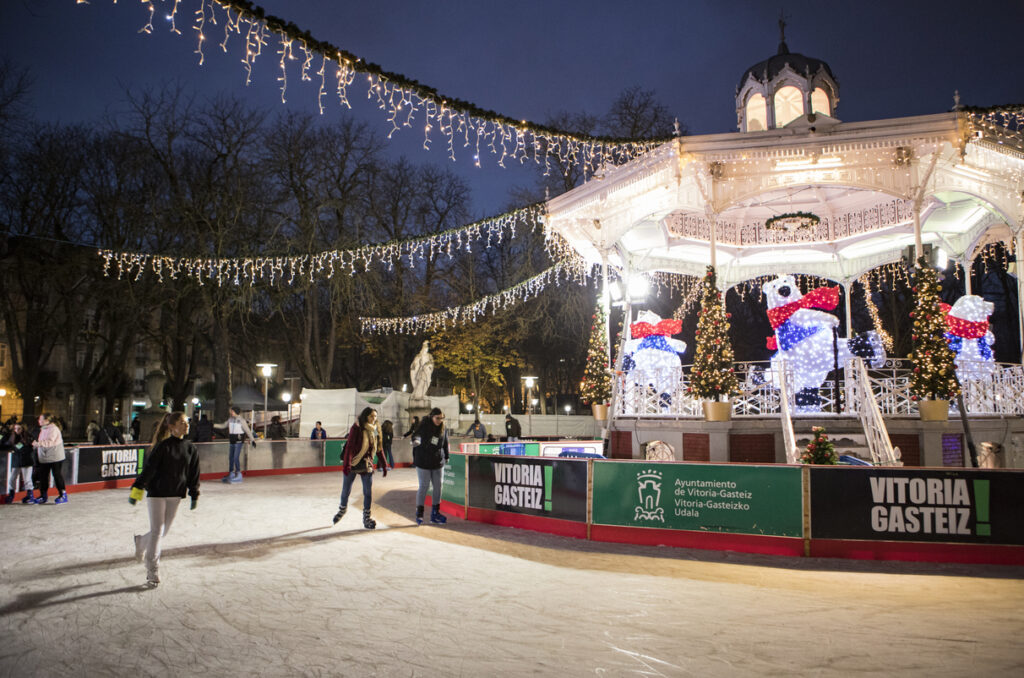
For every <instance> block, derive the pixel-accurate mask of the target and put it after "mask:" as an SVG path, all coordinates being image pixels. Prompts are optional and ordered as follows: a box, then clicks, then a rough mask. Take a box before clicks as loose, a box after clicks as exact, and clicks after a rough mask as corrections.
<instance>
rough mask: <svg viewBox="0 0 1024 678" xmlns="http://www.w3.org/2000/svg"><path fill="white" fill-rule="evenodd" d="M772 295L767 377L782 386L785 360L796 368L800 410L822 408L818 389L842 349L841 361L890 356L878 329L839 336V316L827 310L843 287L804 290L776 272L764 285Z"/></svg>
mask: <svg viewBox="0 0 1024 678" xmlns="http://www.w3.org/2000/svg"><path fill="white" fill-rule="evenodd" d="M763 289H764V294H765V297H766V298H767V300H768V321H769V322H770V323H771V325H772V329H773V330H774V333H773V334H772V336H770V337H768V348H770V349H772V350H774V351H775V354H774V355H773V356H772V358H771V370H770V371H769V372H768V374H767V380H768V381H769V382H771V383H773V384H774V385H776V386H778V381H777V380H778V379H779V378H781V375H782V371H781V364H780V363H781V361H783V360H785V361H786V364H787V366H788V367H789V368H790V369H791V370H792V371H793V381H792V382H790V383H791V384H792V385H793V389H794V391H795V394H794V400H795V403H796V411H797V412H820V411H821V396H820V395H819V393H818V390H819V389H820V388H821V385H822V384H823V383H824V382H825V378H826V377H827V376H828V373H829V372H831V371H832V370H833V369H834V367H835V362H836V356H835V350H836V349H838V362H839V367H840V368H842V367H843V366H844V365H845V364H846V361H847V360H849V359H850V358H854V357H857V358H864V359H865V360H867V361H869V362H871V363H872V365H874V366H876V367H877V366H880V365H882V364H883V363H884V362H885V349H884V348H883V347H882V342H881V340H880V339H879V338H878V334H877V333H875V332H865V333H864V334H860V335H857V336H855V337H851V338H848V339H847V338H845V337H840V338H835V337H834V330H837V329H838V328H839V318H837V317H836V316H834V315H832V314H831V313H826V311H832V310H835V308H836V306H838V305H839V288H838V287H819V288H817V289H814V290H811V291H810V292H808V293H807V294H801V293H800V288H799V287H798V286H797V284H796V279H795V278H794V277H793V276H791V275H785V276H782V277H780V278H776V279H775V280H772V281H771V282H769V283H766V284H765V285H764V288H763Z"/></svg>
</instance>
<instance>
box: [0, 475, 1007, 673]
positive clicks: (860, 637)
mask: <svg viewBox="0 0 1024 678" xmlns="http://www.w3.org/2000/svg"><path fill="white" fill-rule="evenodd" d="M415 482H416V478H415V473H414V471H413V470H412V469H399V470H398V471H397V472H395V473H392V474H389V475H388V477H387V478H386V479H382V478H381V477H380V475H379V474H378V476H377V478H376V479H375V482H374V491H375V497H374V511H373V514H374V517H375V518H376V519H377V521H378V523H377V525H378V527H377V529H376V530H374V531H369V530H364V529H363V528H362V515H361V511H360V510H359V509H360V508H361V505H362V495H361V493H360V489H359V483H356V485H355V487H354V489H353V496H352V499H351V501H350V506H349V512H348V514H347V515H346V516H345V517H344V519H343V520H342V521H341V522H340V523H339V524H338V525H337V526H332V525H331V517H332V516H333V515H334V513H335V511H336V509H337V503H338V494H339V493H340V490H341V478H340V474H339V473H337V472H332V473H319V474H308V475H290V476H269V477H260V478H247V479H246V480H245V482H244V483H242V484H241V485H224V484H222V483H219V482H216V481H213V482H209V481H207V482H204V483H203V486H202V492H203V494H202V498H201V499H200V502H199V508H198V509H197V510H196V511H194V512H190V511H189V510H188V505H187V502H183V504H182V508H181V510H179V513H178V516H177V518H176V519H175V522H174V525H173V527H172V530H171V533H170V534H169V535H168V537H167V539H166V541H165V544H164V557H163V560H162V563H161V572H160V575H161V580H162V583H161V584H160V586H159V587H158V588H156V589H153V590H148V589H146V588H145V587H144V586H143V584H144V582H145V568H144V566H143V565H141V564H139V563H136V562H135V560H134V558H133V544H132V535H133V534H135V533H141V532H146V531H147V529H148V527H147V524H146V522H147V518H146V510H145V508H144V507H141V506H140V507H131V506H129V504H128V490H127V489H124V490H108V491H102V492H88V493H80V494H72V495H71V501H70V503H68V504H67V505H65V506H54V505H52V504H49V505H44V506H23V505H20V504H17V505H14V506H2V507H0V543H2V544H3V546H2V548H3V551H2V555H0V559H2V560H0V675H3V676H18V677H19V678H26V677H28V676H46V677H52V676H69V677H70V676H203V677H204V678H205V677H209V676H243V675H257V676H424V677H426V676H429V677H431V678H436V677H438V676H474V677H476V676H506V675H552V676H554V675H557V676H594V675H597V676H740V675H741V676H750V675H759V676H763V675H776V676H800V675H808V676H810V675H813V676H849V675H851V674H858V673H862V674H876V675H881V674H887V675H894V674H897V673H898V674H899V675H901V676H908V675H920V676H957V675H997V674H1000V673H1007V674H1009V675H1015V674H1018V673H1019V672H1020V670H1021V666H1022V665H1024V650H1022V649H1021V647H1022V645H1021V643H1020V638H1021V634H1022V632H1024V611H1022V609H1021V607H1022V606H1021V601H1024V583H1022V577H1024V568H1008V567H997V566H964V565H929V564H917V563H871V562H867V563H865V562H854V561H841V560H815V559H796V558H780V557H769V556H751V555H741V554H735V553H719V552H708V551H697V550H688V549H673V548H657V547H638V546H628V545H614V544H600V543H593V542H586V541H582V540H575V539H569V538H562V537H555V536H551V535H544V534H538V533H534V532H528V531H525V530H515V529H510V528H502V527H494V526H491V525H483V524H478V523H467V522H465V521H463V520H460V519H456V518H449V521H448V524H447V525H446V526H444V527H436V526H428V525H427V524H424V525H423V526H421V527H416V526H415V524H414V522H413V521H412V516H413V514H414V507H413V504H414V502H415ZM428 512H429V509H428Z"/></svg>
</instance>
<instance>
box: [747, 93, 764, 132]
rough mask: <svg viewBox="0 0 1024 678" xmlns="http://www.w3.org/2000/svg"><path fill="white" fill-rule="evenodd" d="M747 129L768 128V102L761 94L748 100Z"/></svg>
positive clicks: (755, 130)
mask: <svg viewBox="0 0 1024 678" xmlns="http://www.w3.org/2000/svg"><path fill="white" fill-rule="evenodd" d="M746 117H747V131H748V132H759V131H761V130H764V129H768V104H767V102H765V100H764V97H763V96H762V95H760V94H754V95H752V96H751V97H750V98H749V99H748V100H747V115H746Z"/></svg>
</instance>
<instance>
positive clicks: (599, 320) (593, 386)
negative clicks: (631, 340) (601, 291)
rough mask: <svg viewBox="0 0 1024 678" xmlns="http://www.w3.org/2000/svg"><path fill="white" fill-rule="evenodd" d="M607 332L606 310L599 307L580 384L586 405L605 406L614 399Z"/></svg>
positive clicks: (582, 397)
mask: <svg viewBox="0 0 1024 678" xmlns="http://www.w3.org/2000/svg"><path fill="white" fill-rule="evenodd" d="M606 333H607V330H606V329H605V318H604V309H603V308H602V307H601V304H598V305H597V310H596V311H595V312H594V318H593V322H591V324H590V344H589V345H588V346H587V365H586V367H585V368H584V369H583V381H582V382H581V383H580V399H581V400H583V402H585V403H593V404H596V405H603V404H605V403H607V402H608V401H609V400H610V399H611V397H612V382H611V377H610V376H609V375H608V352H607V346H608V344H607V341H608V340H607V337H606Z"/></svg>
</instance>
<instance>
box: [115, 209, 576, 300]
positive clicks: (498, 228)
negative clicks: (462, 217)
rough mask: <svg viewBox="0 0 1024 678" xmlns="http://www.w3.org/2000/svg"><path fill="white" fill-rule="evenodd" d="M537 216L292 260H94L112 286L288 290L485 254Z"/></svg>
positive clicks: (521, 213)
mask: <svg viewBox="0 0 1024 678" xmlns="http://www.w3.org/2000/svg"><path fill="white" fill-rule="evenodd" d="M543 215H544V207H543V205H541V204H540V203H535V204H533V205H528V206H526V207H521V208H519V209H516V210H512V211H510V212H506V213H504V214H501V215H498V216H496V217H489V218H487V219H483V220H481V221H477V222H474V223H472V224H469V225H468V226H463V227H461V228H455V229H450V230H447V231H443V232H441V233H434V234H432V235H428V236H422V237H418V238H412V239H409V240H394V241H391V242H386V243H380V244H375V245H366V246H364V247H359V248H357V249H351V250H330V251H328V252H320V253H317V254H302V255H296V256H260V257H236V258H202V257H171V256H164V255H159V254H143V253H138V252H115V251H113V250H100V251H99V255H100V256H101V257H103V260H104V263H103V275H104V276H106V277H110V276H111V275H114V274H115V273H116V275H117V279H118V280H121V279H124V278H130V279H132V280H138V279H140V278H141V277H142V276H143V275H144V274H145V273H146V272H147V271H149V272H151V273H153V274H154V275H156V276H157V279H158V281H159V282H161V283H162V282H165V278H164V276H166V277H167V278H168V279H170V280H177V279H178V278H192V279H194V280H195V281H196V282H198V283H199V284H200V285H203V284H205V283H206V282H214V283H216V284H217V285H218V286H223V285H226V284H234V285H242V284H249V285H254V284H256V283H257V282H263V281H267V282H269V283H270V284H274V283H277V282H282V281H284V282H287V283H288V284H289V285H290V284H293V283H294V282H295V281H296V280H301V279H307V280H309V281H310V282H312V281H313V280H315V279H317V278H320V277H326V278H331V277H333V276H334V274H335V273H339V272H341V273H348V274H349V275H355V274H356V273H357V272H365V271H368V270H369V268H370V266H371V265H373V264H374V263H383V264H384V265H386V266H387V267H388V269H389V270H391V269H393V268H394V266H395V264H397V263H400V262H401V261H402V260H406V261H407V262H408V265H409V266H413V265H414V264H415V263H416V261H417V260H420V259H433V258H435V257H436V256H438V255H441V254H444V255H446V256H448V258H451V257H452V256H453V255H454V254H455V253H456V252H459V251H465V252H472V247H473V243H474V242H476V241H481V240H482V241H483V245H482V246H483V247H484V248H489V247H491V246H493V245H497V244H500V243H501V242H502V241H503V240H504V239H505V238H507V237H512V236H514V235H515V233H516V231H517V229H519V228H522V227H526V228H528V229H535V228H537V227H538V225H540V224H541V223H543V221H544V217H543ZM547 242H550V243H552V245H551V247H552V248H553V249H549V253H551V254H552V259H555V260H556V261H560V260H562V259H565V255H564V254H562V255H561V256H556V255H555V253H558V252H564V250H565V247H564V246H563V247H559V246H558V243H557V241H556V240H555V239H554V238H549V239H548V241H547Z"/></svg>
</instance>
